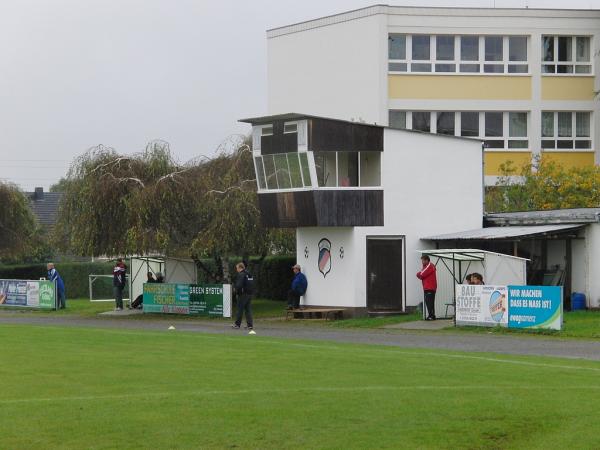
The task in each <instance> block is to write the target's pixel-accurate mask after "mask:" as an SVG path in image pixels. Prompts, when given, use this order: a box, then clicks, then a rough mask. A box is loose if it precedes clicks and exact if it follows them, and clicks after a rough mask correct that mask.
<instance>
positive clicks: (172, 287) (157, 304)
mask: <svg viewBox="0 0 600 450" xmlns="http://www.w3.org/2000/svg"><path fill="white" fill-rule="evenodd" d="M143 311H144V312H145V313H164V314H184V315H199V316H218V317H231V285H229V284H175V283H145V284H144V303H143Z"/></svg>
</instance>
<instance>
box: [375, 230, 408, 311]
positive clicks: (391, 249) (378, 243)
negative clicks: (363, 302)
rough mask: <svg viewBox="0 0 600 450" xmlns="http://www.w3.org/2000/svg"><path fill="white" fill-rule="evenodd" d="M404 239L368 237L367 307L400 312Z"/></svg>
mask: <svg viewBox="0 0 600 450" xmlns="http://www.w3.org/2000/svg"><path fill="white" fill-rule="evenodd" d="M403 261H404V240H403V239H402V238H401V237H399V238H391V237H386V238H378V237H368V238H367V309H368V310H369V311H402V310H403V307H402V305H403V302H402V296H403V293H404V267H403V266H404V265H403Z"/></svg>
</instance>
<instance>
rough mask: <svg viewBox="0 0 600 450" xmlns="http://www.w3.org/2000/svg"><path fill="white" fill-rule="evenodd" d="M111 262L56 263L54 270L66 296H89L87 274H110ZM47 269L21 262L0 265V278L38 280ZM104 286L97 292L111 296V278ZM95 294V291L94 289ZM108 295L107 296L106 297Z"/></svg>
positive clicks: (44, 275) (43, 265) (43, 266)
mask: <svg viewBox="0 0 600 450" xmlns="http://www.w3.org/2000/svg"><path fill="white" fill-rule="evenodd" d="M112 269H113V263H111V262H88V263H60V264H59V263H57V264H56V270H58V273H60V276H61V277H62V279H63V281H64V282H65V294H66V297H67V298H89V295H90V290H89V281H88V275H91V274H97V275H102V274H104V275H111V274H112ZM47 275H48V271H47V270H46V264H22V265H14V266H0V278H3V279H15V280H39V279H40V277H46V276H47ZM105 285H106V287H104V289H101V290H99V291H98V292H97V294H98V295H99V296H100V295H102V296H103V298H112V295H113V294H112V280H111V282H110V283H105ZM94 293H95V294H96V291H94ZM107 296H108V297H107Z"/></svg>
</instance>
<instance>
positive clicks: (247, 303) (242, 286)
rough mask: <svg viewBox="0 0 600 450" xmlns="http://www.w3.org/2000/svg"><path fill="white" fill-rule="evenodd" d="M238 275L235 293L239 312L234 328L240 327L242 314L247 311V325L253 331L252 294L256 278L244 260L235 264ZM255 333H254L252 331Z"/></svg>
mask: <svg viewBox="0 0 600 450" xmlns="http://www.w3.org/2000/svg"><path fill="white" fill-rule="evenodd" d="M235 270H236V271H237V276H236V277H235V283H234V285H233V286H234V288H235V293H236V296H237V314H236V317H235V323H234V324H233V325H232V327H233V328H236V329H239V328H240V325H241V324H242V316H243V314H244V313H246V325H247V328H248V330H250V331H251V332H252V331H253V323H252V308H251V302H252V294H254V278H252V275H250V273H249V272H248V271H247V270H246V266H245V265H244V263H243V262H239V263H237V264H236V266H235ZM252 334H254V333H252Z"/></svg>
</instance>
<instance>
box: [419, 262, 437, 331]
mask: <svg viewBox="0 0 600 450" xmlns="http://www.w3.org/2000/svg"><path fill="white" fill-rule="evenodd" d="M421 263H422V264H423V267H422V269H421V271H420V272H417V278H418V279H419V280H421V282H422V283H423V296H424V297H425V305H426V306H427V319H425V320H435V291H437V277H436V275H435V266H434V265H433V264H431V260H430V259H429V256H427V255H423V256H421Z"/></svg>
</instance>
